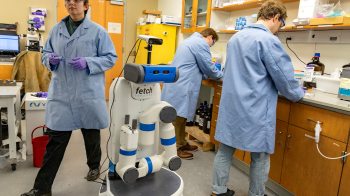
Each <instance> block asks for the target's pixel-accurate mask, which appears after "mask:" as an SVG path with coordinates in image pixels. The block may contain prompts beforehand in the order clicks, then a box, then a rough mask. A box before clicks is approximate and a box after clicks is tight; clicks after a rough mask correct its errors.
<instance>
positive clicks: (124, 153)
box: [119, 149, 136, 156]
mask: <svg viewBox="0 0 350 196" xmlns="http://www.w3.org/2000/svg"><path fill="white" fill-rule="evenodd" d="M119 153H120V154H121V155H124V156H134V155H136V150H133V151H127V150H123V149H120V150H119Z"/></svg>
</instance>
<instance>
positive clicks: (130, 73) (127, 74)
mask: <svg viewBox="0 0 350 196" xmlns="http://www.w3.org/2000/svg"><path fill="white" fill-rule="evenodd" d="M124 78H125V79H126V80H129V81H130V82H134V83H137V84H142V83H156V82H164V83H173V82H176V81H177V79H178V78H179V71H178V70H177V68H176V67H169V66H161V65H157V66H156V65H154V66H150V65H137V64H126V65H125V67H124Z"/></svg>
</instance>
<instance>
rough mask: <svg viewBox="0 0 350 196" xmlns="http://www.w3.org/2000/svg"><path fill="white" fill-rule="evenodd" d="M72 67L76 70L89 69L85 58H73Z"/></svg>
mask: <svg viewBox="0 0 350 196" xmlns="http://www.w3.org/2000/svg"><path fill="white" fill-rule="evenodd" d="M69 64H70V65H72V66H73V68H74V69H77V70H84V69H86V67H87V62H86V60H85V58H84V57H76V58H73V59H72V60H71V61H70V62H69Z"/></svg>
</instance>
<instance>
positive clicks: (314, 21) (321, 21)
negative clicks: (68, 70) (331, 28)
mask: <svg viewBox="0 0 350 196" xmlns="http://www.w3.org/2000/svg"><path fill="white" fill-rule="evenodd" d="M337 24H338V25H340V24H342V25H349V24H350V17H346V16H337V17H332V18H311V19H310V25H337Z"/></svg>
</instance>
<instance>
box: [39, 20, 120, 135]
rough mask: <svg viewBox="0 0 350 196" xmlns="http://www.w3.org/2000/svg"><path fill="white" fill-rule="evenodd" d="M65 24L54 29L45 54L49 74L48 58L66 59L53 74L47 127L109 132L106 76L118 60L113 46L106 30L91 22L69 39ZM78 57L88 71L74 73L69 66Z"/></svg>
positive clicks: (64, 129) (44, 60)
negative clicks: (85, 64)
mask: <svg viewBox="0 0 350 196" xmlns="http://www.w3.org/2000/svg"><path fill="white" fill-rule="evenodd" d="M64 20H65V19H63V20H62V21H61V22H60V23H58V24H57V25H55V26H54V27H53V29H52V30H51V32H50V35H49V38H48V40H47V42H46V44H45V47H44V50H43V57H42V62H43V64H45V66H47V68H49V69H50V70H51V68H52V67H51V66H50V64H49V58H48V56H49V54H50V53H55V54H57V55H59V56H61V57H63V59H62V60H61V62H60V64H59V65H58V67H57V69H56V70H51V71H52V79H51V83H50V86H49V93H48V103H47V105H46V126H47V127H49V128H50V129H53V130H56V131H70V130H74V129H80V128H85V129H102V128H106V127H107V125H108V113H107V106H106V101H105V76H104V72H105V71H106V70H108V69H110V68H111V67H112V66H113V65H114V63H115V61H116V59H117V55H116V52H115V49H114V46H113V42H112V40H111V38H110V37H109V35H108V33H107V32H106V31H105V30H104V29H103V27H101V26H99V25H97V24H95V23H93V22H91V21H90V20H89V19H88V18H85V19H84V21H83V22H82V23H81V24H80V26H79V27H78V28H77V29H76V31H75V32H74V33H73V34H72V35H71V36H70V35H69V33H68V31H67V27H66V25H65V22H64ZM75 57H85V59H86V61H87V65H88V69H87V70H75V69H73V67H72V66H71V65H70V64H69V63H68V62H69V61H70V60H71V59H72V58H75Z"/></svg>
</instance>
